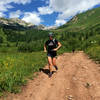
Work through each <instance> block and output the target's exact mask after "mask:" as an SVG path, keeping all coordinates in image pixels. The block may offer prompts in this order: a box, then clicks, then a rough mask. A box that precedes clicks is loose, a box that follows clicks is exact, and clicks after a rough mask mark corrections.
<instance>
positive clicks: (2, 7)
mask: <svg viewBox="0 0 100 100" xmlns="http://www.w3.org/2000/svg"><path fill="white" fill-rule="evenodd" d="M30 2H31V0H0V11H2V12H5V11H8V9H10V8H13V6H12V5H11V4H10V3H16V4H23V5H24V4H26V3H30Z"/></svg>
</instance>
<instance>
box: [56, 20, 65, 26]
mask: <svg viewBox="0 0 100 100" xmlns="http://www.w3.org/2000/svg"><path fill="white" fill-rule="evenodd" d="M65 23H66V20H60V19H59V20H56V21H55V26H60V25H63V24H65Z"/></svg>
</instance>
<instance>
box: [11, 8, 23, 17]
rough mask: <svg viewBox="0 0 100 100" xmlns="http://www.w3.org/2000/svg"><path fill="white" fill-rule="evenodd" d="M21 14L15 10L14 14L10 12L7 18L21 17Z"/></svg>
mask: <svg viewBox="0 0 100 100" xmlns="http://www.w3.org/2000/svg"><path fill="white" fill-rule="evenodd" d="M22 13H23V12H21V11H20V10H17V11H16V12H11V13H10V14H9V18H19V17H20V16H21V15H22Z"/></svg>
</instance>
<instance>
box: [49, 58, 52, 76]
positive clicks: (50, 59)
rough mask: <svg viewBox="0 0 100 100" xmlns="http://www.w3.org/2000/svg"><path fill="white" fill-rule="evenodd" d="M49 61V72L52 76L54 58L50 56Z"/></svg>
mask: <svg viewBox="0 0 100 100" xmlns="http://www.w3.org/2000/svg"><path fill="white" fill-rule="evenodd" d="M48 63H49V69H50V73H49V77H51V76H52V66H53V64H52V58H51V57H49V56H48Z"/></svg>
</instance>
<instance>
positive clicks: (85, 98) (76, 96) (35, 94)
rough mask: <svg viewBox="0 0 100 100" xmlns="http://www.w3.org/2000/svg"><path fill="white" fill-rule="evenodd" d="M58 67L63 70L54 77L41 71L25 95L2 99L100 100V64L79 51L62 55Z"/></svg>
mask: <svg viewBox="0 0 100 100" xmlns="http://www.w3.org/2000/svg"><path fill="white" fill-rule="evenodd" d="M57 65H58V67H59V70H58V71H57V72H56V73H54V74H53V76H52V78H48V75H47V74H46V73H44V72H43V71H41V72H39V76H38V77H37V78H35V79H34V80H30V81H29V82H28V84H27V86H25V87H24V88H23V91H22V93H19V94H16V95H13V94H11V95H9V96H8V98H5V99H2V100H100V65H99V64H96V63H94V62H93V61H92V60H90V59H89V58H88V56H87V55H86V54H84V53H83V52H78V53H74V54H73V53H64V54H63V55H61V56H59V57H58V58H57ZM47 68H48V67H47V66H46V68H45V72H46V71H47V70H46V69H47ZM54 70H55V69H54Z"/></svg>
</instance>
